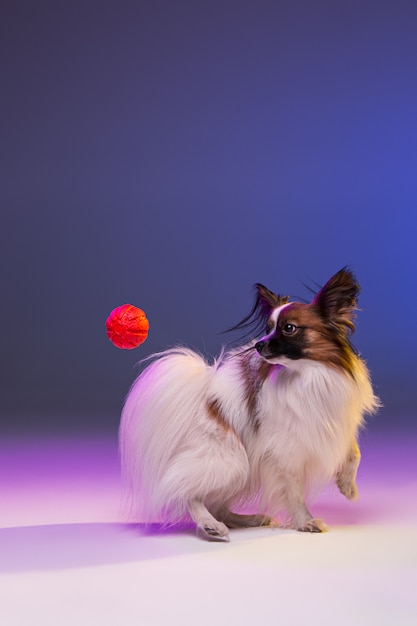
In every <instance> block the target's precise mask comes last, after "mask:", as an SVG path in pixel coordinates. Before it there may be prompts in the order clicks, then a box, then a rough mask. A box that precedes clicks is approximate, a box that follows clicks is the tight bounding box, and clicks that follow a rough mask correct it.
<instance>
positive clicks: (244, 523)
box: [220, 511, 278, 528]
mask: <svg viewBox="0 0 417 626" xmlns="http://www.w3.org/2000/svg"><path fill="white" fill-rule="evenodd" d="M220 518H221V520H222V521H223V522H224V523H225V524H226V526H228V528H256V527H258V526H277V525H278V522H276V521H275V520H274V518H272V517H269V516H268V515H241V514H240V513H233V512H232V511H227V512H224V513H223V514H222V515H221V516H220Z"/></svg>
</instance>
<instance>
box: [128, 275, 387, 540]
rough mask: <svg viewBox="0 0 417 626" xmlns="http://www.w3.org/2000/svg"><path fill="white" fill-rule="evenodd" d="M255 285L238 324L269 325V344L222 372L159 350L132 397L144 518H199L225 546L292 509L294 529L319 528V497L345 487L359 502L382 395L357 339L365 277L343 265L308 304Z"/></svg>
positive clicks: (137, 497)
mask: <svg viewBox="0 0 417 626" xmlns="http://www.w3.org/2000/svg"><path fill="white" fill-rule="evenodd" d="M256 289H257V299H256V302H255V305H254V307H253V309H252V311H251V313H250V314H249V315H248V316H247V317H246V318H245V319H244V320H243V321H242V322H241V323H240V324H238V326H237V327H235V328H243V327H246V326H250V325H251V323H259V322H261V323H262V325H263V327H264V332H265V333H266V334H265V335H264V336H263V337H262V338H261V339H260V340H258V341H255V340H253V341H252V342H251V343H250V344H246V345H244V346H243V347H241V348H240V349H234V350H230V351H226V352H224V353H223V354H222V355H221V357H220V358H219V359H218V361H216V362H215V363H214V364H212V365H209V364H208V363H207V362H206V361H205V360H204V359H203V358H202V357H201V356H200V355H198V354H196V353H195V352H193V351H191V350H187V349H183V348H178V349H172V350H168V351H166V352H163V353H161V354H157V355H154V360H153V362H152V363H151V364H150V365H149V366H148V367H147V368H146V369H145V370H144V371H143V372H142V373H141V374H140V376H139V377H138V379H137V380H136V382H135V383H134V385H133V386H132V388H131V390H130V393H129V395H128V397H127V399H126V403H125V406H124V409H123V414H122V420H121V426H120V451H121V459H122V467H123V471H124V474H125V476H126V478H127V480H128V482H129V486H130V489H131V495H132V498H133V505H134V510H135V513H136V515H138V519H140V521H142V522H145V523H152V522H159V523H165V524H167V525H171V524H174V523H176V522H180V521H183V520H186V519H187V518H189V517H191V518H192V520H194V522H195V523H196V525H197V528H198V530H199V532H200V533H201V534H202V535H203V536H204V537H206V538H210V539H217V540H226V541H227V540H228V538H229V534H228V528H233V527H239V526H256V525H267V524H271V523H274V518H275V516H277V515H278V514H280V513H282V512H285V514H286V517H287V524H288V526H290V527H291V528H295V529H297V530H301V531H310V532H321V531H322V530H324V529H325V528H326V527H325V525H324V523H323V522H321V521H320V520H318V519H314V518H313V517H312V515H311V514H310V512H309V510H308V509H307V506H306V503H305V499H306V494H307V493H308V492H309V491H310V490H316V489H317V488H318V487H321V486H323V485H324V484H325V483H326V482H328V481H336V483H337V485H338V487H339V489H340V491H341V492H342V493H343V494H344V495H345V496H346V497H347V498H349V499H350V500H353V499H355V498H356V497H357V489H356V482H355V479H356V472H357V468H358V465H359V460H360V452H359V447H358V444H357V434H358V429H359V428H360V426H361V425H362V423H363V418H364V414H365V413H371V412H373V411H375V409H376V408H377V406H378V399H377V398H376V397H375V395H374V394H373V391H372V386H371V383H370V379H369V373H368V370H367V368H366V365H365V363H364V362H363V361H362V360H361V358H360V357H359V356H358V354H357V353H356V351H355V350H354V348H353V347H352V345H351V343H350V334H351V332H352V331H353V330H354V323H353V319H354V311H355V309H356V305H357V297H358V294H359V285H358V283H357V281H356V278H355V276H354V275H353V274H352V272H351V271H350V270H348V269H346V268H344V269H342V270H340V271H339V272H338V273H337V274H335V275H334V276H333V277H332V278H331V279H330V280H329V281H328V282H327V283H326V285H325V286H324V287H323V288H322V289H321V290H320V291H319V292H318V293H317V294H316V295H315V297H314V299H313V300H312V302H311V303H309V304H304V303H300V302H291V301H289V298H288V297H283V296H280V295H276V294H274V293H272V292H271V291H269V290H268V289H267V288H266V287H264V286H262V285H260V284H258V285H256ZM245 509H246V513H248V509H250V511H251V513H252V514H242V513H241V512H242V511H243V510H245ZM236 511H240V513H237V512H236Z"/></svg>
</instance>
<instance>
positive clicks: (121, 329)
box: [106, 304, 149, 350]
mask: <svg viewBox="0 0 417 626" xmlns="http://www.w3.org/2000/svg"><path fill="white" fill-rule="evenodd" d="M106 329H107V336H108V338H109V339H110V341H111V342H112V343H113V344H114V345H115V346H117V347H118V348H124V349H125V350H132V348H137V347H138V346H140V344H141V343H143V342H144V341H145V340H146V338H147V336H148V331H149V322H148V320H147V319H146V315H145V313H144V312H143V311H142V309H138V307H136V306H133V304H123V305H122V306H118V307H117V308H116V309H113V311H112V312H111V313H110V315H109V317H108V318H107V320H106Z"/></svg>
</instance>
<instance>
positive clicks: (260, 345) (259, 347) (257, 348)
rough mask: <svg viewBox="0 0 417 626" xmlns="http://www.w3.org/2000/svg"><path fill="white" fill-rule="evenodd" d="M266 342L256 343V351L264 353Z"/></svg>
mask: <svg viewBox="0 0 417 626" xmlns="http://www.w3.org/2000/svg"><path fill="white" fill-rule="evenodd" d="M264 345H265V344H264V342H263V341H258V343H255V350H257V351H258V352H259V354H261V353H262V350H263V347H264Z"/></svg>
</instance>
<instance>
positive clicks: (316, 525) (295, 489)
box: [285, 474, 327, 533]
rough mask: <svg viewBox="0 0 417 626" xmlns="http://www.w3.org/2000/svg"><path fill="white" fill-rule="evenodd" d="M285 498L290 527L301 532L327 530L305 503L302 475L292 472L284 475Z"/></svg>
mask: <svg viewBox="0 0 417 626" xmlns="http://www.w3.org/2000/svg"><path fill="white" fill-rule="evenodd" d="M285 499H286V508H287V513H288V515H289V517H290V523H289V526H290V528H294V529H295V530H299V531H301V532H310V533H321V532H325V531H326V530H327V526H326V524H325V523H324V522H323V521H322V520H320V519H317V518H314V517H313V516H312V515H311V513H310V511H309V510H308V508H307V506H306V503H305V483H304V480H303V479H302V477H300V476H297V475H294V474H292V475H291V476H287V477H286V484H285Z"/></svg>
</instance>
